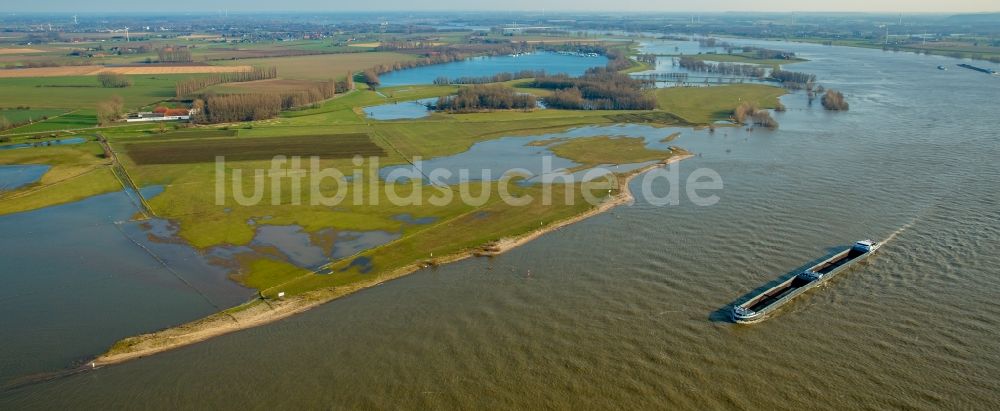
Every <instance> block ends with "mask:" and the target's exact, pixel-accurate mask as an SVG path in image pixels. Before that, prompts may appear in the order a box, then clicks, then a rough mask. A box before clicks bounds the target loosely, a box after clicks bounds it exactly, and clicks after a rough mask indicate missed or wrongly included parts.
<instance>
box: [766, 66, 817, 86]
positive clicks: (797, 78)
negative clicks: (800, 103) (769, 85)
mask: <svg viewBox="0 0 1000 411" xmlns="http://www.w3.org/2000/svg"><path fill="white" fill-rule="evenodd" d="M769 77H770V78H771V79H772V80H774V81H777V82H779V83H781V85H782V86H785V87H788V88H793V89H801V88H804V89H807V90H811V89H812V87H813V84H815V83H816V75H815V74H809V73H800V72H796V71H785V70H780V69H776V70H772V71H771V75H770V76H769Z"/></svg>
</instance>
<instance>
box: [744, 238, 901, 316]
mask: <svg viewBox="0 0 1000 411" xmlns="http://www.w3.org/2000/svg"><path fill="white" fill-rule="evenodd" d="M881 246H882V243H879V242H876V241H873V240H862V241H858V242H856V243H854V245H853V246H851V248H849V249H847V250H844V251H841V252H839V253H837V254H835V255H833V256H832V257H830V258H827V259H826V260H823V261H822V262H820V263H818V264H816V265H813V266H812V267H809V268H807V269H805V270H804V271H802V272H801V273H799V274H797V275H796V276H794V277H792V278H790V279H788V280H785V281H782V282H781V283H780V284H778V285H776V286H774V287H771V288H768V289H766V290H764V291H761V292H759V293H757V294H755V295H754V296H752V297H751V298H750V299H748V300H747V301H746V302H744V303H742V304H738V305H735V306H733V309H732V313H731V315H732V319H733V321H734V322H736V323H739V324H753V323H757V322H760V321H764V320H765V319H767V318H768V317H769V316H770V315H771V314H772V313H773V312H774V311H775V310H777V309H778V308H779V307H781V306H782V305H784V304H785V303H787V302H789V301H791V300H792V299H794V298H795V297H798V296H799V295H801V294H802V293H804V292H806V291H808V290H810V289H812V288H813V287H816V286H819V285H820V284H823V283H825V282H827V281H829V280H830V279H831V278H833V277H834V276H836V275H837V274H840V273H842V272H844V271H845V270H847V269H848V268H850V267H851V266H853V265H854V264H857V263H859V262H861V261H864V260H865V259H867V258H868V257H870V256H871V255H872V254H873V253H875V251H876V250H878V249H879V247H881Z"/></svg>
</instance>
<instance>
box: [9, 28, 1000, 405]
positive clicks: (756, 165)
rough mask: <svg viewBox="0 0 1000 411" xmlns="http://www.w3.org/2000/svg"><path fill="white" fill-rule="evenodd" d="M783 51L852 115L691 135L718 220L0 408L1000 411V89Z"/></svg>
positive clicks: (686, 222) (554, 250)
mask: <svg viewBox="0 0 1000 411" xmlns="http://www.w3.org/2000/svg"><path fill="white" fill-rule="evenodd" d="M774 46H775V47H778V48H783V49H794V50H795V51H797V52H799V54H800V55H801V56H803V57H806V58H809V59H811V60H812V61H810V62H807V63H802V64H798V65H796V66H795V67H794V70H797V71H808V72H812V73H815V74H817V75H818V77H819V79H820V82H821V83H822V84H824V85H825V86H826V87H831V88H837V89H840V90H842V91H844V92H845V94H846V96H847V98H848V101H849V102H850V103H851V111H849V112H846V113H827V112H824V111H823V110H822V109H820V108H819V107H818V102H817V104H816V105H815V107H813V108H808V107H807V105H806V101H805V97H804V95H802V94H793V95H789V96H787V97H785V98H784V102H785V104H786V105H787V106H788V107H789V111H788V112H785V113H778V114H776V119H777V120H778V121H779V122H780V123H781V128H780V129H779V130H778V131H775V132H765V131H754V132H753V133H746V132H745V131H742V130H732V129H731V130H727V131H725V132H723V131H720V132H716V133H715V134H712V135H710V134H707V133H704V132H692V131H687V132H685V133H684V134H683V135H682V136H681V137H680V138H678V139H677V140H676V141H674V142H673V143H672V144H676V145H679V146H682V147H684V148H686V149H688V150H690V151H692V152H695V153H698V154H699V155H698V156H697V157H695V158H692V159H690V160H686V161H684V162H682V163H681V164H680V170H681V171H680V172H681V176H682V178H683V177H685V176H686V175H687V174H688V173H690V172H692V171H694V170H695V169H698V168H702V167H705V168H711V169H713V170H715V171H717V172H718V173H719V174H720V175H721V176H722V178H723V180H724V184H725V188H724V189H723V190H721V191H719V192H717V193H716V194H718V195H719V196H720V201H719V203H718V204H716V205H713V206H708V207H702V206H697V205H694V204H691V202H690V201H682V202H681V204H680V205H678V206H667V207H659V206H654V205H651V204H650V203H649V202H647V201H644V200H643V199H641V198H640V199H639V200H638V201H637V203H636V204H635V205H633V206H629V207H621V208H618V209H615V210H613V211H611V212H609V213H605V214H602V215H599V216H597V217H594V218H591V219H589V220H586V221H584V222H581V223H578V224H575V225H573V226H570V227H567V228H564V229H562V230H559V231H557V232H554V233H551V234H549V235H546V236H544V237H542V238H540V239H538V240H536V241H534V242H532V243H530V244H528V245H526V246H524V247H521V248H518V249H515V250H514V251H512V252H510V253H508V254H505V255H502V256H499V257H496V258H492V259H472V260H465V261H462V262H459V263H455V264H451V265H447V266H443V267H439V268H436V269H429V270H424V271H420V272H417V273H415V274H413V275H410V276H407V277H404V278H402V279H399V280H396V281H392V282H390V283H387V284H383V285H381V286H378V287H375V288H372V289H369V290H365V291H362V292H359V293H356V294H354V295H351V296H348V297H346V298H342V299H339V300H337V301H334V302H331V303H329V304H326V305H324V306H322V307H319V308H317V309H314V310H312V311H310V312H307V313H305V314H302V315H299V316H296V317H293V318H291V319H287V320H283V321H280V322H277V323H274V324H271V325H267V326H263V327H259V328H255V329H251V330H246V331H243V332H239V333H235V334H231V335H227V336H223V337H220V338H216V339H214V340H211V341H208V342H205V343H202V344H198V345H195V346H191V347H186V348H182V349H178V350H175V351H172V352H168V353H164V354H161V355H156V356H153V357H149V358H145V359H141V360H137V361H133V362H129V363H125V364H122V365H118V366H111V367H106V368H103V369H98V370H95V371H91V372H85V373H80V374H76V375H72V376H69V377H65V378H59V379H55V380H52V381H48V382H43V383H38V384H31V385H26V386H22V387H19V388H15V389H12V390H7V391H6V392H3V393H2V394H0V408H4V409H14V408H47V409H52V408H69V407H73V408H107V407H115V408H154V409H176V408H240V409H246V408H260V409H263V408H333V409H368V408H448V409H452V408H466V409H468V408H490V409H513V408H567V409H568V408H575V409H594V408H626V409H635V408H659V409H663V408H667V409H671V408H693V409H719V408H725V409H728V408H736V409H765V408H779V409H788V408H798V409H802V408H807V409H887V408H917V409H942V408H944V409H997V408H1000V395H998V394H997V393H998V392H1000V335H998V329H1000V299H998V296H1000V269H998V267H1000V252H998V249H1000V163H998V158H1000V140H998V139H1000V132H998V131H997V124H996V120H997V115H998V108H1000V104H998V102H997V96H1000V78H997V77H991V76H988V75H985V74H982V73H978V72H973V71H970V70H964V69H960V68H957V67H955V66H954V64H955V63H957V62H958V61H957V60H952V59H947V58H943V57H934V56H918V55H914V54H905V53H885V52H882V51H878V50H865V49H851V48H834V47H824V46H818V45H805V44H786V43H782V44H777V45H774ZM669 48H670V49H672V48H673V47H672V46H671V47H669ZM940 64H943V65H947V66H949V67H952V68H951V70H948V71H939V70H937V69H936V68H935V67H936V66H938V65H940ZM640 185H641V179H637V180H635V181H634V182H633V188H634V189H636V190H638V189H639V187H640ZM656 188H657V190H660V192H661V193H662V192H663V191H665V190H666V188H665V187H663V186H656ZM682 198H683V196H682ZM867 237H873V238H878V239H886V238H890V237H891V238H892V239H891V241H890V242H889V243H888V244H887V245H886V246H885V247H884V248H883V249H882V250H880V251H879V253H878V254H877V255H876V256H875V257H874V258H872V259H871V260H869V261H868V262H866V263H865V264H864V265H862V266H859V267H857V268H856V269H854V270H851V271H849V272H847V273H844V274H842V275H841V276H838V277H837V278H836V279H834V280H833V281H832V282H830V283H829V284H828V285H826V286H824V287H822V288H819V289H816V290H813V291H811V292H809V293H808V294H806V295H805V296H803V297H801V298H799V299H797V301H795V302H793V303H791V304H789V305H787V306H786V307H784V308H783V309H782V310H781V311H780V313H779V314H778V316H777V317H775V318H772V319H770V320H768V321H765V322H763V323H761V324H757V325H754V326H739V325H735V324H732V323H730V322H728V321H726V315H725V312H726V311H725V310H726V309H727V308H728V306H729V305H730V304H732V303H733V302H734V301H736V300H737V299H738V298H740V297H741V296H743V295H745V294H746V293H748V292H750V291H751V290H754V289H756V288H758V287H760V286H762V285H764V284H766V283H768V282H770V281H772V280H774V279H776V278H778V277H780V276H782V275H787V274H790V273H793V272H794V271H795V270H796V269H797V268H799V267H802V266H803V265H805V264H806V263H808V262H809V261H812V260H815V259H817V258H820V257H823V256H825V255H827V254H828V253H830V252H832V251H835V250H836V249H838V247H842V246H845V245H847V244H849V243H851V242H853V241H855V240H858V239H862V238H867Z"/></svg>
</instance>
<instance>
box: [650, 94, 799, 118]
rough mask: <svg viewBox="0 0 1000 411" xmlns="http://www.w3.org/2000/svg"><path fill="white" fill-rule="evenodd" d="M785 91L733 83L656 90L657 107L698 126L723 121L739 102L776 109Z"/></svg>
mask: <svg viewBox="0 0 1000 411" xmlns="http://www.w3.org/2000/svg"><path fill="white" fill-rule="evenodd" d="M785 93H787V91H785V89H783V88H780V87H774V86H769V85H763V84H735V85H727V86H718V87H675V88H665V89H659V90H656V100H657V103H658V105H659V108H660V109H661V110H664V111H669V112H671V113H674V114H677V115H679V116H681V117H683V118H684V119H686V120H688V121H690V122H692V123H699V124H708V123H711V122H714V121H718V120H726V119H728V118H729V116H730V114H732V112H733V109H734V108H736V106H738V105H739V104H740V103H741V102H744V101H750V102H754V103H756V104H757V106H758V107H760V108H775V107H776V106H777V104H778V98H779V97H781V96H783V95H785Z"/></svg>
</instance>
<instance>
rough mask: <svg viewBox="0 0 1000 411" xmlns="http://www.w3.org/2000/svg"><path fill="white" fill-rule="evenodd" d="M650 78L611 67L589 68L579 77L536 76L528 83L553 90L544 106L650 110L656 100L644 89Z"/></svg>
mask: <svg viewBox="0 0 1000 411" xmlns="http://www.w3.org/2000/svg"><path fill="white" fill-rule="evenodd" d="M652 85H653V82H652V81H648V80H639V79H635V78H633V77H631V76H629V75H627V74H622V73H619V72H618V71H617V70H615V69H613V68H611V67H595V68H591V69H588V70H587V71H586V72H585V73H584V74H583V75H582V76H580V77H570V76H568V75H565V74H556V75H551V76H548V75H547V76H543V77H536V78H535V80H534V81H532V82H531V83H530V87H535V88H543V89H548V90H554V91H553V92H552V95H550V96H547V97H545V98H544V99H543V102H544V103H545V106H546V107H549V108H560V109H567V110H652V109H654V108H656V100H655V99H654V98H653V97H652V96H650V95H648V94H647V93H646V92H645V91H646V89H648V88H650V87H652Z"/></svg>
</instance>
